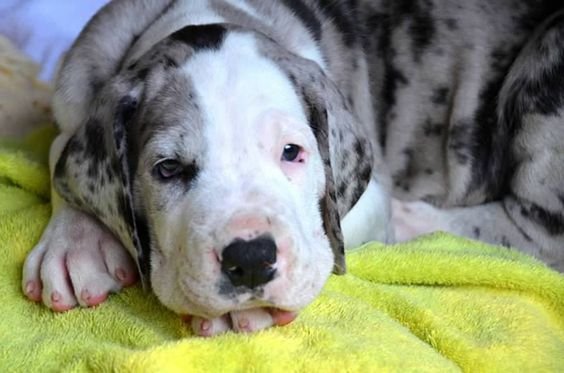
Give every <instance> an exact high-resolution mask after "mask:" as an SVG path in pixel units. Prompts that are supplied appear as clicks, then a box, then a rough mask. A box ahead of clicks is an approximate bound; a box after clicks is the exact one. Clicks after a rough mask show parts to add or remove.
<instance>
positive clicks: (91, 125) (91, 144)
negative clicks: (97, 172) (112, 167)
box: [84, 119, 108, 167]
mask: <svg viewBox="0 0 564 373" xmlns="http://www.w3.org/2000/svg"><path fill="white" fill-rule="evenodd" d="M84 131H85V139H84V140H85V149H84V154H85V155H86V157H87V158H88V160H90V162H92V163H91V164H92V166H93V167H99V166H100V163H101V162H102V161H104V160H105V159H106V157H107V156H108V149H107V147H106V142H105V139H104V128H103V127H102V125H101V123H100V122H99V121H97V120H96V119H90V120H89V121H88V122H87V123H86V125H85V128H84Z"/></svg>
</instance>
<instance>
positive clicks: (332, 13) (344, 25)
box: [319, 0, 358, 47]
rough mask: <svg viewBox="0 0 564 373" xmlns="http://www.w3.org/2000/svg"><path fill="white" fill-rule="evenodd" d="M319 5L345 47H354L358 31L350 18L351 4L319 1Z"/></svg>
mask: <svg viewBox="0 0 564 373" xmlns="http://www.w3.org/2000/svg"><path fill="white" fill-rule="evenodd" d="M319 5H320V7H321V11H322V12H323V14H324V15H325V16H326V17H327V18H329V20H331V21H332V22H333V24H334V25H335V26H336V27H337V30H339V32H340V33H341V35H342V36H343V42H344V43H345V45H346V46H348V47H352V46H354V45H356V44H357V42H358V40H357V35H358V30H357V27H356V24H355V21H354V19H353V17H352V16H353V13H352V11H353V10H354V8H353V7H352V6H351V4H350V3H349V2H347V3H343V2H341V1H334V0H320V1H319Z"/></svg>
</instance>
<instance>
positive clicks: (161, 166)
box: [154, 159, 182, 180]
mask: <svg viewBox="0 0 564 373" xmlns="http://www.w3.org/2000/svg"><path fill="white" fill-rule="evenodd" d="M154 172H155V174H156V175H157V176H158V177H159V178H161V179H163V180H169V179H172V178H174V177H176V176H178V175H180V173H182V164H181V163H180V162H178V161H175V160H174V159H165V160H164V161H161V162H159V163H157V164H156V165H155V168H154Z"/></svg>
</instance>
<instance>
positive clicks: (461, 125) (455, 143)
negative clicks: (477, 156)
mask: <svg viewBox="0 0 564 373" xmlns="http://www.w3.org/2000/svg"><path fill="white" fill-rule="evenodd" d="M473 128H474V122H473V121H472V120H461V121H459V122H457V123H455V124H454V126H452V128H451V130H450V133H449V139H448V142H449V144H448V148H449V150H451V151H452V152H453V153H454V155H455V157H456V160H457V161H458V163H460V164H461V165H466V164H468V163H469V162H470V160H471V159H472V155H473V154H474V147H475V144H474V138H473Z"/></svg>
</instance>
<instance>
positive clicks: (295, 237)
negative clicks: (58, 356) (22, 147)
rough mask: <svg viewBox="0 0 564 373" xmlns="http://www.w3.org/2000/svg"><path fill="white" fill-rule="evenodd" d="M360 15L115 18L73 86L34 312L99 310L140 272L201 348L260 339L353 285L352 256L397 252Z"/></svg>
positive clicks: (37, 266)
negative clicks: (338, 278) (230, 334)
mask: <svg viewBox="0 0 564 373" xmlns="http://www.w3.org/2000/svg"><path fill="white" fill-rule="evenodd" d="M349 14H350V15H351V16H352V13H351V9H347V8H346V7H344V5H343V4H338V3H335V4H333V5H331V6H324V7H321V6H318V5H316V4H315V2H313V1H311V2H302V1H258V0H257V1H223V0H221V1H220V0H209V1H208V0H182V1H181V0H169V1H153V0H146V1H140V0H118V1H114V2H111V3H110V4H109V5H107V6H106V7H105V8H103V9H102V10H101V11H100V12H99V13H98V14H97V15H96V16H95V17H94V18H93V19H92V20H91V21H90V23H89V24H88V25H87V26H86V28H85V29H84V31H83V32H82V34H81V35H80V37H79V38H78V40H77V41H76V43H75V44H74V46H73V47H72V48H71V50H70V52H69V53H68V55H67V57H66V59H65V61H64V64H63V66H62V69H61V72H60V74H59V76H58V80H57V87H56V93H55V98H54V112H55V116H56V119H57V123H58V125H59V127H60V129H61V134H60V135H59V137H58V138H57V139H56V140H55V142H54V144H53V145H52V149H51V155H50V167H51V171H52V179H53V187H54V189H53V204H54V206H53V216H52V219H51V221H50V223H49V225H48V227H47V228H46V230H45V233H44V234H43V237H42V238H41V240H40V242H39V243H38V245H37V246H36V248H35V249H34V250H33V251H32V252H31V254H30V255H29V257H28V259H27V261H26V263H25V265H24V274H23V285H22V286H23V289H24V292H25V293H26V294H27V296H28V297H29V298H31V299H33V300H37V301H40V300H41V301H43V303H44V304H45V305H47V306H48V307H50V308H52V309H53V310H55V311H65V310H68V309H70V308H72V307H74V306H75V305H77V304H79V305H81V306H92V305H96V304H99V303H100V302H102V301H103V300H104V299H105V298H106V296H107V294H108V292H111V291H116V290H118V289H119V288H121V287H122V286H125V285H129V284H130V283H132V282H133V281H134V280H135V275H136V272H137V269H136V268H135V264H134V262H135V263H136V265H137V267H138V271H139V273H140V274H141V278H142V280H143V282H144V284H145V285H147V286H148V285H149V284H150V286H151V287H152V289H153V291H154V293H155V294H156V295H157V297H158V298H159V300H160V301H161V302H162V303H163V304H164V305H165V306H167V307H168V308H170V309H172V310H173V311H175V312H177V313H179V314H181V315H190V316H193V317H192V322H191V324H192V327H193V329H194V331H195V332H196V333H197V334H200V335H206V336H208V335H214V334H217V333H221V332H223V331H225V330H228V329H233V330H236V331H253V330H257V329H261V328H264V327H268V326H270V325H273V324H278V325H281V324H285V323H287V322H289V321H291V320H292V319H293V318H294V317H295V313H296V312H297V311H299V310H300V309H302V308H303V307H304V306H306V305H307V304H309V303H310V302H311V301H312V300H313V299H314V298H315V296H316V295H317V294H318V293H319V291H320V289H321V287H322V286H323V285H324V283H325V281H326V279H327V277H328V276H329V274H330V272H331V270H332V269H334V271H335V272H337V273H342V272H344V270H345V263H344V252H343V250H344V246H345V245H346V246H356V245H359V244H361V243H363V242H366V241H369V240H375V239H380V240H384V241H385V240H387V239H388V235H389V233H390V229H388V228H387V227H388V220H389V216H388V215H389V208H388V204H389V202H387V199H386V198H385V196H386V192H385V187H386V185H385V183H382V182H380V181H379V180H378V177H377V174H376V173H373V172H372V170H373V167H374V166H378V160H379V159H381V157H373V154H372V153H373V151H372V146H371V143H370V140H369V139H370V138H373V137H375V133H372V132H374V126H373V123H374V122H373V121H374V118H373V116H372V108H371V106H372V103H371V100H370V92H369V90H370V87H369V81H368V80H367V79H366V77H367V76H368V71H367V65H366V60H365V55H364V53H363V51H362V48H361V43H360V40H358V39H357V36H355V35H354V34H350V35H349V34H345V33H344V31H345V30H342V27H341V26H340V25H339V24H336V23H334V22H333V18H334V17H335V16H338V17H339V19H341V20H343V21H345V22H347V25H349V24H350V25H353V23H354V21H353V19H352V18H349ZM351 43H352V44H351ZM383 174H384V173H383ZM359 200H366V203H360V204H358V207H356V206H355V208H354V209H353V211H352V212H350V210H351V208H352V207H353V206H354V205H355V204H356V202H357V201H359ZM369 206H370V208H367V207H369ZM372 207H373V208H372ZM345 215H347V217H345ZM342 218H344V219H342ZM360 222H362V224H359V223H360ZM342 228H343V229H345V237H346V239H345V240H343V233H342ZM347 229H348V232H347ZM124 249H125V250H124ZM130 256H131V257H132V258H133V259H134V260H133V261H132V260H131V259H130V258H129V257H130Z"/></svg>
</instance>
